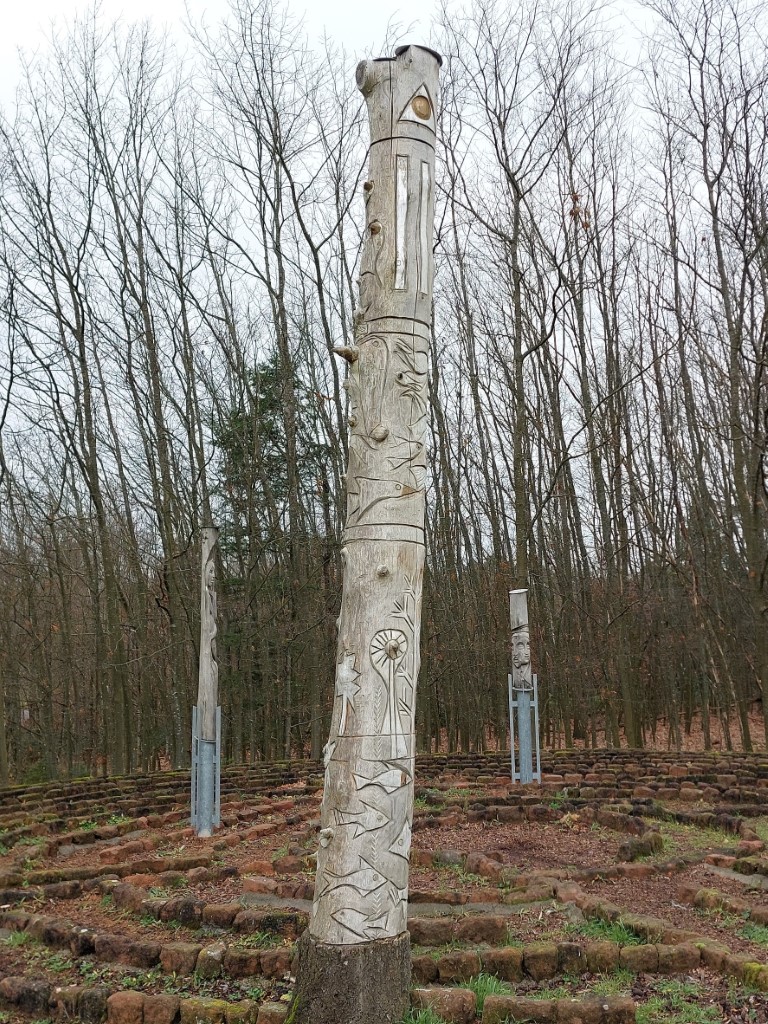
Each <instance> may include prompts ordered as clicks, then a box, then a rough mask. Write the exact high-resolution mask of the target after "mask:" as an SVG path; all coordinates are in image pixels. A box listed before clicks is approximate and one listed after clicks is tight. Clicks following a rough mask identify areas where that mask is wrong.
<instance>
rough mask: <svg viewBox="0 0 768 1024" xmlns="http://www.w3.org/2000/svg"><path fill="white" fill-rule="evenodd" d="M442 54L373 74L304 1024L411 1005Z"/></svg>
mask: <svg viewBox="0 0 768 1024" xmlns="http://www.w3.org/2000/svg"><path fill="white" fill-rule="evenodd" d="M439 64H440V58H439V57H438V56H437V55H436V54H434V53H433V52H432V51H430V50H426V49H422V48H421V47H403V48H401V49H399V50H398V51H397V55H396V57H395V58H394V59H390V60H377V61H368V62H363V63H362V64H360V65H359V67H358V69H357V82H358V86H359V88H360V90H361V91H362V93H363V95H364V96H365V98H366V101H367V103H368V111H369V116H370V121H371V147H370V151H369V152H370V180H369V181H367V182H366V183H365V186H364V189H365V195H366V219H367V225H366V226H367V230H366V234H365V244H364V248H363V254H362V264H361V268H362V269H361V278H360V311H359V313H358V314H357V316H356V342H357V344H355V345H353V346H345V347H344V348H342V349H340V350H338V352H339V354H340V355H342V356H344V358H346V359H347V360H348V361H349V363H350V371H349V378H348V381H347V385H346V386H347V390H348V392H349V395H350V404H351V415H350V418H349V423H350V427H351V435H350V445H349V448H350V455H349V471H348V474H347V522H346V531H345V535H344V549H343V552H342V555H343V562H344V587H343V595H342V607H341V614H340V616H339V638H338V655H337V658H336V689H335V704H334V708H333V715H332V719H331V736H330V739H329V741H328V743H327V745H326V747H325V752H324V753H325V764H326V771H325V793H324V797H323V805H322V811H321V819H322V829H321V832H320V848H319V850H318V855H317V879H316V883H315V897H314V903H313V907H312V916H311V919H310V925H309V931H308V933H307V934H306V935H305V936H304V938H303V940H302V944H301V951H300V958H299V971H298V975H297V987H296V996H295V1000H294V1008H293V1016H292V1020H293V1021H294V1022H295V1024H387V1022H392V1021H396V1020H399V1019H400V1018H401V1017H402V1016H404V1014H405V1013H406V1011H407V1009H408V988H409V984H410V945H409V939H408V931H407V910H408V855H409V849H410V841H411V819H412V815H413V774H414V760H415V734H414V710H415V696H416V681H417V676H418V670H419V635H420V628H421V591H422V577H423V571H424V503H425V471H426V455H425V446H424V434H425V430H426V426H427V410H428V395H427V366H428V345H429V331H430V323H431V317H432V276H433V261H432V223H433V218H434V166H435V164H434V161H435V151H434V146H435V125H436V121H435V109H434V101H435V97H436V96H437V78H438V67H439Z"/></svg>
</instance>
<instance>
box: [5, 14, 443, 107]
mask: <svg viewBox="0 0 768 1024" xmlns="http://www.w3.org/2000/svg"><path fill="white" fill-rule="evenodd" d="M433 4H434V0H420V2H419V4H418V11H419V14H420V17H418V18H416V17H414V13H413V12H414V8H415V6H416V5H414V4H413V3H406V2H403V0H374V2H370V0H369V2H367V3H366V2H365V0H314V2H313V0H291V2H290V8H291V10H292V11H294V12H295V13H296V14H303V15H304V20H305V24H306V27H307V31H308V33H309V35H310V38H312V39H319V38H321V37H322V35H323V32H324V31H327V33H328V35H329V36H330V37H331V38H333V39H334V40H335V41H336V42H337V43H339V44H341V45H343V46H344V47H345V48H346V49H347V50H348V51H349V52H350V55H351V56H363V55H372V53H371V49H372V48H374V47H376V46H377V45H379V44H380V43H381V41H382V40H383V39H384V38H385V36H386V31H387V24H388V23H389V22H390V21H392V22H394V23H398V24H400V25H401V26H402V27H403V29H404V30H405V29H409V28H410V29H411V31H408V33H407V35H408V39H409V41H412V42H428V41H429V24H430V20H431V12H432V9H433ZM99 6H100V9H101V14H102V17H103V19H104V21H105V22H106V23H109V22H111V21H113V20H115V19H116V18H120V17H122V18H124V19H125V20H126V21H141V20H142V19H144V18H150V19H151V20H152V22H153V23H154V24H156V25H161V24H165V25H166V26H168V27H169V28H170V29H171V30H172V31H178V32H179V35H180V36H181V34H182V33H183V29H182V22H183V19H184V17H185V6H186V8H187V9H188V10H189V14H190V16H191V18H192V20H193V21H195V22H197V21H199V20H200V19H201V18H203V17H204V18H205V21H206V22H207V23H208V24H210V25H214V24H216V23H217V22H219V21H221V20H222V18H223V16H224V14H225V12H226V11H227V9H228V3H227V0H101V3H100V5H99ZM88 7H90V4H89V3H88V2H87V0H82V2H81V0H2V16H0V29H1V30H0V103H1V104H2V105H3V107H5V108H6V109H7V106H8V104H9V102H10V101H11V100H12V99H13V95H14V90H15V87H16V84H17V82H18V79H19V70H18V68H19V65H18V50H19V49H20V48H21V49H23V50H24V51H26V52H27V53H29V54H32V53H34V52H35V51H36V50H39V49H40V48H42V49H45V48H46V38H48V37H50V34H51V26H52V24H53V23H55V24H56V25H58V26H60V27H64V25H66V24H67V23H71V21H72V19H73V18H74V16H75V15H76V14H77V13H78V12H80V11H83V10H85V9H87V8H88Z"/></svg>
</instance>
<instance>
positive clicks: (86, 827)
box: [77, 818, 99, 832]
mask: <svg viewBox="0 0 768 1024" xmlns="http://www.w3.org/2000/svg"><path fill="white" fill-rule="evenodd" d="M77 827H78V828H79V830H80V831H81V832H93V831H94V829H97V828H98V827H99V823H98V821H94V820H93V818H91V820H90V821H81V822H80V824H79V825H78V826H77Z"/></svg>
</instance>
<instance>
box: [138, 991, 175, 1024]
mask: <svg viewBox="0 0 768 1024" xmlns="http://www.w3.org/2000/svg"><path fill="white" fill-rule="evenodd" d="M178 1016H179V997H178V996H167V995H158V996H144V1024H176V1020H177V1018H178Z"/></svg>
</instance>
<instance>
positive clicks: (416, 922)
mask: <svg viewBox="0 0 768 1024" xmlns="http://www.w3.org/2000/svg"><path fill="white" fill-rule="evenodd" d="M0 922H1V923H2V926H3V927H5V928H7V929H9V930H13V931H16V932H25V933H26V934H27V935H28V936H30V938H32V939H34V940H36V941H37V942H40V943H42V944H44V945H46V946H48V947H50V948H53V949H59V950H67V951H68V952H69V953H70V954H71V955H72V956H73V957H77V958H80V957H94V958H95V959H96V960H98V961H101V962H104V963H113V964H121V965H124V966H127V967H133V968H138V969H142V970H151V969H153V968H160V969H162V971H163V972H164V973H166V974H169V975H174V976H176V977H188V976H192V975H194V976H195V977H196V978H198V979H204V980H212V979H215V978H218V977H222V976H226V977H229V978H236V979H242V978H256V977H258V978H262V979H284V978H286V976H288V975H289V974H290V971H291V964H292V960H293V954H294V950H293V946H292V945H290V942H291V941H293V940H295V939H296V938H297V935H298V933H300V932H301V931H302V930H303V927H304V926H305V925H306V916H305V915H302V914H299V913H293V914H288V913H272V914H267V913H255V912H253V911H241V912H240V914H239V915H238V916H237V917H236V918H235V919H234V921H233V922H232V925H233V927H234V929H235V931H236V932H237V931H238V930H240V931H241V933H242V934H245V935H246V936H247V935H248V934H252V933H254V932H256V933H258V934H259V936H260V939H261V938H263V936H264V935H265V934H270V933H271V934H278V933H279V934H280V935H281V937H282V938H283V939H285V940H287V942H288V943H289V944H287V945H283V946H279V947H276V948H255V947H251V946H244V945H238V941H237V939H238V936H237V935H233V936H231V937H229V938H228V937H226V936H224V937H220V938H217V939H215V940H214V941H212V942H210V943H209V944H208V945H201V944H198V943H193V942H159V941H148V940H144V939H135V938H132V937H128V936H125V935H119V934H114V933H110V932H96V931H93V930H91V929H88V928H83V927H80V926H78V925H73V924H71V923H69V922H66V921H63V920H62V919H60V918H54V917H45V916H43V915H35V914H33V915H25V914H23V913H21V912H19V911H4V912H0ZM510 923H511V919H510V918H509V917H505V916H503V915H485V914H478V915H467V916H464V917H457V918H453V919H451V920H445V919H435V918H413V919H411V920H410V921H409V932H410V936H411V941H412V943H413V945H414V950H416V949H417V948H418V947H425V948H427V947H444V946H446V945H448V946H450V944H451V943H457V942H460V943H467V944H471V945H473V946H476V947H477V948H472V949H470V948H465V949H455V948H449V950H448V951H447V952H445V951H443V952H439V951H437V952H436V955H434V956H433V955H430V954H416V953H414V955H413V957H412V961H411V963H412V972H413V980H414V982H416V983H418V984H430V983H433V982H438V981H439V982H440V983H443V984H448V983H453V984H458V983H462V982H466V981H469V980H470V978H473V977H476V976H477V975H479V974H480V973H485V974H492V975H494V976H496V977H498V978H500V979H501V980H503V981H507V982H521V981H523V980H525V979H532V980H533V981H536V982H540V981H544V980H550V979H552V978H555V977H557V976H558V975H561V974H571V975H574V974H576V975H578V974H582V973H584V972H585V971H589V972H590V973H593V974H602V973H607V972H610V971H614V970H618V969H620V968H625V969H633V965H634V964H636V963H640V964H643V965H646V966H644V967H641V968H639V969H649V968H648V967H647V965H648V964H649V963H650V962H651V961H652V962H653V964H654V967H653V971H654V973H660V974H675V973H678V972H680V971H685V970H692V969H693V968H694V967H697V966H699V963H700V959H701V956H700V951H699V949H698V948H697V947H696V946H695V945H694V946H689V945H678V946H674V945H658V944H654V945H653V952H652V955H649V949H650V948H651V947H648V949H646V947H644V946H623V947H622V946H619V945H618V944H616V943H613V942H608V941H595V942H577V941H570V940H568V941H560V942H554V941H552V942H534V943H530V944H529V945H527V946H522V947H520V946H510V945H508V942H509V941H510ZM446 940H447V941H446ZM638 950H639V953H638V952H637V951H638Z"/></svg>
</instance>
